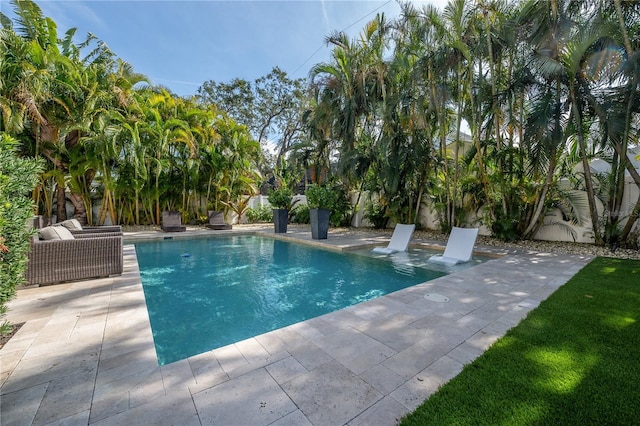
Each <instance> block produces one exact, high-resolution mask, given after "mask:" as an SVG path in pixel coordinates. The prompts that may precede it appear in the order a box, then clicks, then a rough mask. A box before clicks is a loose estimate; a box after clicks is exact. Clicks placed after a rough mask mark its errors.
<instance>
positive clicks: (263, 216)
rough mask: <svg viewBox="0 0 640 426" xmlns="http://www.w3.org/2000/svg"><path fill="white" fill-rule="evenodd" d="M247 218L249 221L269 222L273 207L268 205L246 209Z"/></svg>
mask: <svg viewBox="0 0 640 426" xmlns="http://www.w3.org/2000/svg"><path fill="white" fill-rule="evenodd" d="M247 219H248V220H249V223H264V222H271V220H272V219H273V209H272V208H271V207H269V206H264V205H262V206H258V207H256V208H255V209H253V208H250V209H248V210H247Z"/></svg>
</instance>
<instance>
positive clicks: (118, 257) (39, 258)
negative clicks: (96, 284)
mask: <svg viewBox="0 0 640 426" xmlns="http://www.w3.org/2000/svg"><path fill="white" fill-rule="evenodd" d="M50 228H60V227H58V226H55V227H50ZM45 229H46V228H43V229H41V230H40V231H39V232H40V234H42V233H43V231H44V230H45ZM69 235H72V234H71V233H69ZM122 269H123V258H122V235H121V234H120V235H117V233H109V232H107V233H86V234H84V233H83V234H75V235H72V237H71V238H67V239H48V240H44V239H40V238H39V237H38V234H36V235H34V238H33V239H32V241H31V247H30V251H29V261H28V262H27V271H26V273H25V278H26V281H27V285H46V284H55V283H59V282H64V281H74V280H83V279H89V278H98V277H108V276H110V275H119V274H122Z"/></svg>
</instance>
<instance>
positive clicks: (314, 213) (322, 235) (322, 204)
mask: <svg viewBox="0 0 640 426" xmlns="http://www.w3.org/2000/svg"><path fill="white" fill-rule="evenodd" d="M305 195H306V196H307V204H308V205H309V218H310V222H311V238H313V239H314V240H326V239H327V234H328V232H329V217H330V216H331V208H332V207H333V205H334V204H335V202H336V195H335V193H334V192H333V191H332V190H331V189H330V188H328V187H326V186H320V185H317V184H311V185H309V186H308V187H307V190H306V191H305Z"/></svg>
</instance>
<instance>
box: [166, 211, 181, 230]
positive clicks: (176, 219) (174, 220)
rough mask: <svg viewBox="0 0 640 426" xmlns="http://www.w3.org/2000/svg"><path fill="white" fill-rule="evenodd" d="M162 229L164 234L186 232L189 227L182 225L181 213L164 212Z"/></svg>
mask: <svg viewBox="0 0 640 426" xmlns="http://www.w3.org/2000/svg"><path fill="white" fill-rule="evenodd" d="M161 228H162V230H163V231H164V232H184V231H186V230H187V227H186V226H184V225H183V224H182V216H181V215H180V212H176V211H164V212H162V226H161Z"/></svg>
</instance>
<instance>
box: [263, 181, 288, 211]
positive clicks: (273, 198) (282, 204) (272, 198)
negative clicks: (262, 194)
mask: <svg viewBox="0 0 640 426" xmlns="http://www.w3.org/2000/svg"><path fill="white" fill-rule="evenodd" d="M292 199H293V191H292V190H290V189H289V188H285V187H280V188H277V189H272V190H271V191H269V195H267V200H269V204H271V207H272V208H274V209H287V210H290V209H291V207H292Z"/></svg>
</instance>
